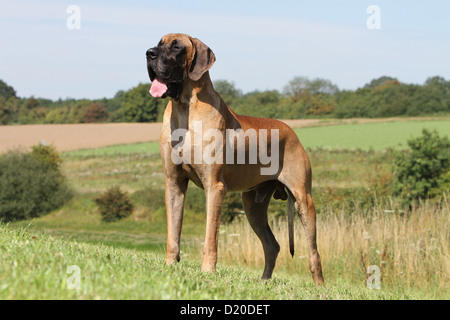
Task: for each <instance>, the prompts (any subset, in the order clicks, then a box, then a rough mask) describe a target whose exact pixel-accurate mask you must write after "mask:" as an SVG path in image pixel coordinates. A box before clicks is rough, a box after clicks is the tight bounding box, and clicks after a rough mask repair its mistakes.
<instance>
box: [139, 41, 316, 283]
mask: <svg viewBox="0 0 450 320" xmlns="http://www.w3.org/2000/svg"><path fill="white" fill-rule="evenodd" d="M146 56H147V69H148V74H149V77H150V80H151V81H152V85H151V88H150V93H151V95H152V96H153V97H156V98H165V97H170V98H171V100H170V101H169V103H168V104H167V106H166V109H165V112H164V118H163V128H162V132H161V137H160V141H159V142H160V153H161V158H162V162H163V167H164V174H165V181H166V194H165V202H166V208H167V232H168V233H167V254H166V263H167V264H169V265H170V264H174V263H175V262H177V261H179V260H180V235H181V227H182V223H183V209H184V201H185V195H186V190H187V187H188V182H189V180H190V181H192V182H193V183H194V184H196V185H197V186H198V187H200V188H202V189H204V190H205V195H206V215H207V217H206V236H205V243H204V248H203V262H202V270H203V271H207V272H215V269H216V263H217V246H218V233H219V232H218V231H219V225H220V216H221V208H222V201H223V199H224V197H225V194H226V193H227V192H228V191H229V192H236V191H238V192H242V202H243V208H244V211H245V214H246V216H247V218H248V221H249V223H250V225H251V227H252V229H253V230H254V232H255V233H256V235H257V236H258V238H259V239H260V241H261V243H262V246H263V250H264V257H265V267H264V272H263V275H262V278H263V279H269V278H270V277H271V276H272V272H273V269H274V267H275V261H276V258H277V256H278V253H279V251H280V246H279V244H278V242H277V240H276V239H275V237H274V235H273V233H272V231H271V229H270V226H269V224H268V219H267V208H268V205H269V201H270V199H271V198H272V197H274V198H277V199H283V200H287V206H288V225H289V246H290V252H291V254H292V255H293V254H294V242H293V230H294V229H293V218H294V211H295V212H297V213H298V214H299V216H300V219H301V222H302V224H303V227H304V230H305V235H306V240H307V244H308V250H309V267H310V270H311V274H312V277H313V279H314V282H315V283H316V285H319V284H322V285H323V284H324V280H323V276H322V266H321V261H320V256H319V252H318V251H317V244H316V212H315V208H314V204H313V200H312V197H311V164H310V160H309V158H308V155H307V154H306V152H305V150H304V148H303V146H302V144H301V143H300V141H299V139H298V137H297V135H296V134H295V133H294V131H293V130H292V129H291V128H290V127H289V126H287V125H286V124H285V123H283V122H281V121H278V120H274V119H265V118H256V117H249V116H243V115H237V114H236V113H234V112H233V111H232V110H231V109H230V108H229V107H228V106H227V105H226V104H225V103H224V101H223V100H222V98H221V97H220V95H219V94H218V93H217V92H216V91H215V90H214V88H213V84H212V82H211V79H210V76H209V69H210V68H211V67H212V66H213V64H214V62H215V61H216V57H215V55H214V53H213V52H212V50H211V49H210V48H209V47H208V46H206V45H205V44H204V43H203V42H201V41H200V40H198V39H196V38H192V37H190V36H188V35H186V34H179V33H177V34H167V35H165V36H164V37H163V38H162V39H161V41H160V42H159V43H158V45H157V46H155V47H153V48H150V49H148V50H147V52H146ZM269 131H270V133H271V134H270V135H269V134H268V132H269ZM202 156H203V157H202Z"/></svg>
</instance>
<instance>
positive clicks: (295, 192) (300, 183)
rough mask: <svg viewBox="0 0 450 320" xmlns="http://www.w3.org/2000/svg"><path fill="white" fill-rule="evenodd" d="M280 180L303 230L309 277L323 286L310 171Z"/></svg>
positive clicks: (299, 172) (298, 172)
mask: <svg viewBox="0 0 450 320" xmlns="http://www.w3.org/2000/svg"><path fill="white" fill-rule="evenodd" d="M282 178H283V179H282V182H283V183H284V184H285V186H286V187H287V188H288V190H289V198H290V199H289V201H292V202H293V203H294V208H295V211H296V212H297V213H298V214H299V216H300V219H301V221H302V225H303V229H304V230H305V236H306V241H307V245H308V252H309V269H310V271H311V275H312V277H313V280H314V282H315V284H316V285H324V280H323V275H322V263H321V260H320V255H319V252H318V250H317V242H316V209H315V207H314V203H313V200H312V197H311V171H310V170H308V169H307V170H305V172H304V173H303V174H301V171H300V170H297V175H295V174H292V175H286V176H283V177H282ZM292 198H293V199H292ZM292 247H293V245H292Z"/></svg>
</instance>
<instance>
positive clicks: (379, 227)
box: [185, 197, 450, 299]
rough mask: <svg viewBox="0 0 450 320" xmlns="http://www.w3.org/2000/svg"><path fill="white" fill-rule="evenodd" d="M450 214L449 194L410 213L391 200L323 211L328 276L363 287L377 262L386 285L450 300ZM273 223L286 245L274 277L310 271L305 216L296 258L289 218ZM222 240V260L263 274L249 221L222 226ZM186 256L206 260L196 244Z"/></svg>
mask: <svg viewBox="0 0 450 320" xmlns="http://www.w3.org/2000/svg"><path fill="white" fill-rule="evenodd" d="M449 213H450V203H449V199H448V198H447V197H444V198H443V199H442V201H441V202H439V203H438V204H435V203H431V202H429V201H425V202H422V203H421V204H420V205H419V206H418V207H417V208H415V209H414V210H413V211H411V212H409V213H405V212H404V211H403V210H402V208H401V207H400V206H399V205H398V204H396V203H395V202H387V203H384V204H379V205H378V206H375V207H373V208H372V212H370V213H363V212H361V211H358V210H357V209H355V210H352V211H350V212H343V211H332V210H330V211H328V212H326V213H322V214H320V215H318V220H317V233H318V248H319V252H320V254H321V257H322V264H323V270H324V275H325V278H326V280H327V281H331V282H334V281H339V280H343V281H345V282H346V283H348V284H353V285H355V287H359V286H361V285H362V284H364V283H365V282H366V279H367V268H368V267H369V266H372V265H374V266H377V267H379V268H380V270H381V285H382V287H383V288H385V289H386V290H395V289H398V288H403V289H404V290H406V291H410V290H412V291H413V292H414V291H416V292H417V293H418V294H419V295H420V296H421V297H422V298H424V297H428V298H438V299H449V298H450V292H449V291H448V288H449V287H450V247H449V244H450V218H449ZM271 227H272V230H273V232H274V235H275V237H276V238H277V240H278V242H279V244H280V246H281V251H280V254H279V257H278V259H277V267H276V268H275V271H274V276H275V277H277V274H278V273H279V272H281V274H283V272H285V273H288V274H301V275H309V268H308V251H307V246H306V240H305V237H304V233H303V228H302V226H301V223H300V220H299V219H296V224H295V240H294V242H295V245H296V253H295V256H294V258H292V257H291V255H290V253H289V244H288V234H287V231H286V230H287V221H286V219H285V218H282V219H273V220H272V223H271ZM219 241H220V244H219V247H220V250H219V261H221V262H222V263H224V264H234V265H245V266H248V267H249V268H252V269H254V268H256V269H259V270H260V272H261V274H262V270H263V268H264V253H263V250H262V246H261V243H260V241H259V239H258V238H257V237H256V235H255V234H254V233H253V231H252V230H251V227H250V225H249V224H248V223H247V221H246V219H242V220H240V221H236V222H235V223H232V224H231V225H226V226H222V227H221V236H220V239H219ZM185 255H186V256H188V257H190V258H194V259H196V260H200V258H201V245H199V244H196V243H191V244H190V245H188V246H187V249H185ZM419 292H420V293H419Z"/></svg>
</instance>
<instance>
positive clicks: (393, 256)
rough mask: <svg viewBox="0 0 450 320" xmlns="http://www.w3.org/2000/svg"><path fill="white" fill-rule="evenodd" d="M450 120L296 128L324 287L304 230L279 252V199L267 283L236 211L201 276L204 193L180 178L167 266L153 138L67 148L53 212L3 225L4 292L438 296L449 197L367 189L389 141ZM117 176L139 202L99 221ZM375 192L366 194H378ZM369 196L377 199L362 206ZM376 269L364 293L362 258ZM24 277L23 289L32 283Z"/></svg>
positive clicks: (386, 171) (0, 275) (397, 146)
mask: <svg viewBox="0 0 450 320" xmlns="http://www.w3.org/2000/svg"><path fill="white" fill-rule="evenodd" d="M449 124H450V121H448V120H431V119H422V120H414V121H389V122H379V123H363V124H362V123H358V124H351V123H350V124H349V123H346V124H340V125H329V126H316V127H308V128H299V129H296V132H297V133H298V135H299V137H300V139H301V141H302V143H303V144H304V146H305V147H306V148H308V152H309V155H310V157H311V162H312V165H313V175H314V180H313V197H314V199H315V201H316V206H317V210H318V222H317V224H318V247H319V252H320V253H321V257H322V262H323V267H324V275H325V280H326V282H327V289H323V288H315V287H314V284H313V282H312V279H311V276H310V274H309V270H308V262H307V258H306V257H307V251H306V246H305V240H304V235H303V230H302V228H301V225H300V223H299V222H300V221H299V219H296V229H295V234H296V238H295V243H296V254H295V256H294V258H293V259H292V258H291V257H290V255H289V253H288V245H287V223H286V221H285V217H284V213H283V210H284V208H285V206H286V204H285V203H283V202H281V201H278V202H277V201H273V205H271V208H270V217H271V225H272V229H273V231H274V233H275V235H276V238H277V239H278V241H279V243H280V246H281V252H280V255H279V258H278V261H277V267H276V269H275V272H274V275H273V279H272V280H270V281H267V282H263V281H260V280H258V279H259V277H260V275H261V274H262V269H263V254H262V248H261V245H260V243H259V240H258V239H257V238H256V236H255V235H254V233H253V231H251V229H250V227H249V225H248V223H247V221H246V219H245V217H244V216H243V215H242V214H241V215H240V216H238V217H237V218H236V219H235V220H234V221H233V222H232V223H230V224H223V225H222V226H221V229H220V243H219V263H218V272H217V274H216V276H212V275H209V274H204V273H202V272H200V271H199V270H200V263H201V251H202V241H203V236H204V230H205V229H204V228H205V225H204V223H205V214H204V212H203V211H202V204H201V201H202V199H203V198H202V191H201V190H200V189H198V188H196V187H195V186H194V185H193V184H190V187H189V190H188V199H187V203H186V211H185V219H184V225H183V232H182V261H181V263H180V264H178V265H177V266H175V267H166V266H165V265H164V262H163V260H164V251H165V233H166V222H165V208H164V199H163V197H164V176H163V173H162V166H161V161H160V158H159V151H158V144H157V142H149V143H138V144H133V145H122V146H111V147H104V148H98V149H85V150H77V151H71V152H63V153H62V157H63V160H64V162H63V165H62V169H63V172H64V174H65V175H66V177H67V179H68V181H69V183H70V185H71V187H72V188H73V190H74V192H75V196H74V198H73V199H72V200H71V201H70V202H69V203H67V204H66V205H65V206H64V207H63V208H61V209H60V210H57V211H55V212H52V213H50V214H49V215H46V216H43V217H40V218H37V219H33V220H27V221H21V222H14V223H10V224H8V225H0V230H1V231H0V253H1V256H2V263H1V264H0V298H1V299H21V298H23V299H40V298H43V299H93V298H99V299H108V298H110V299H448V298H450V295H449V290H448V288H449V287H450V252H449V243H450V220H449V212H450V210H449V198H448V196H449V195H448V194H443V196H442V197H441V198H440V199H437V200H433V201H431V200H425V201H423V202H421V203H420V204H418V206H416V207H415V208H413V210H405V208H403V207H402V206H401V204H400V202H399V201H397V199H395V198H392V197H383V198H377V196H376V192H375V190H374V189H373V188H374V185H376V184H377V183H379V182H380V181H383V180H385V179H389V178H390V177H391V176H392V172H391V166H392V162H393V159H394V157H395V150H401V149H404V148H405V147H406V141H407V139H409V138H411V137H412V136H417V135H420V132H421V130H422V128H424V127H425V128H430V129H436V130H437V131H438V132H439V133H440V134H441V135H447V136H450V125H449ZM114 185H119V186H120V187H121V188H122V189H123V190H125V191H127V192H128V193H129V194H130V197H131V199H132V200H133V202H134V203H135V206H136V209H135V211H134V213H133V215H132V216H131V217H129V218H127V219H125V220H122V221H118V222H113V223H104V222H102V221H101V219H100V216H99V214H98V212H97V208H96V206H95V204H94V201H93V198H94V197H95V196H96V195H98V194H99V193H101V192H103V191H105V190H106V189H108V188H109V187H111V186H114ZM374 192H375V194H374ZM367 195H370V196H371V199H374V200H373V201H372V202H370V205H367V202H364V199H365V197H366V196H367ZM71 265H76V266H78V267H79V268H80V269H81V275H82V288H81V289H79V290H69V289H68V288H67V279H68V277H69V276H70V274H68V273H67V268H68V267H69V266H71ZM371 265H375V266H378V267H379V268H380V270H381V289H380V290H370V289H369V288H368V287H367V284H366V281H367V278H368V276H369V275H368V274H367V268H368V267H369V266H371ZM30 284H32V285H30Z"/></svg>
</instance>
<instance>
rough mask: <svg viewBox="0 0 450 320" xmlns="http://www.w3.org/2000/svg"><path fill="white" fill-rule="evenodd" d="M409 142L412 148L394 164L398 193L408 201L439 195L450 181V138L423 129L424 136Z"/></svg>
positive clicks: (396, 191) (396, 190)
mask: <svg viewBox="0 0 450 320" xmlns="http://www.w3.org/2000/svg"><path fill="white" fill-rule="evenodd" d="M408 145H409V148H410V150H409V151H408V152H407V153H402V154H400V155H399V156H398V157H397V159H396V161H395V164H394V173H395V175H396V177H397V181H396V182H395V193H396V194H397V195H402V197H403V198H404V199H405V200H407V201H411V200H414V199H419V198H426V197H433V196H436V195H438V193H439V192H440V191H439V190H442V187H443V186H444V185H449V183H450V177H449V170H450V141H449V139H448V138H447V137H443V138H441V137H439V135H438V133H437V131H433V132H430V131H428V130H426V129H423V131H422V136H420V137H418V138H414V139H411V140H409V141H408Z"/></svg>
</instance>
